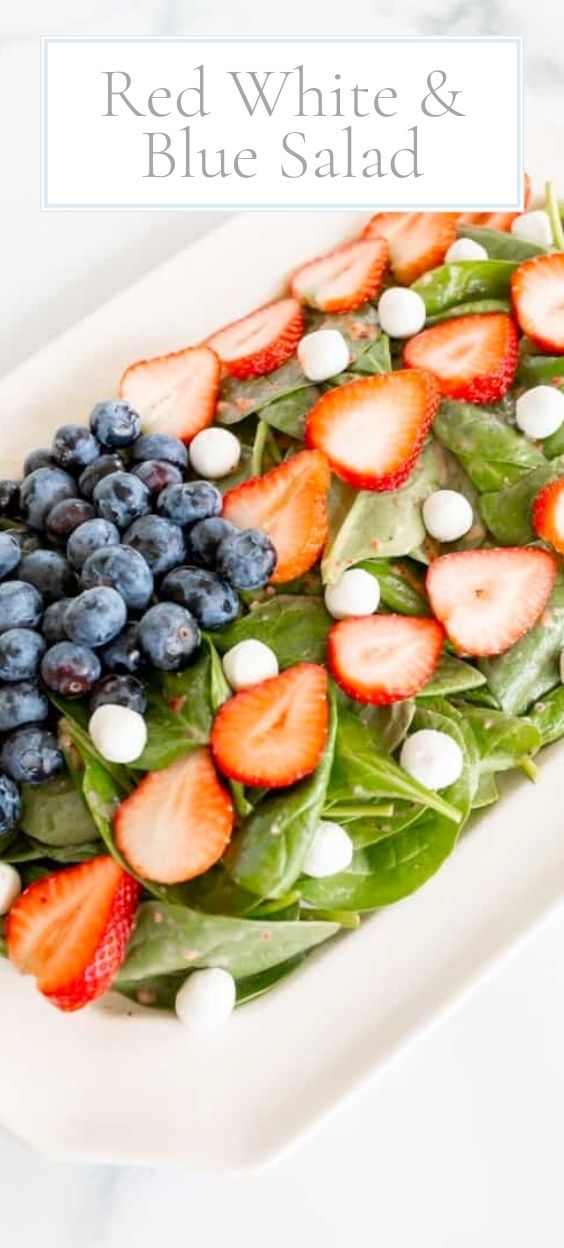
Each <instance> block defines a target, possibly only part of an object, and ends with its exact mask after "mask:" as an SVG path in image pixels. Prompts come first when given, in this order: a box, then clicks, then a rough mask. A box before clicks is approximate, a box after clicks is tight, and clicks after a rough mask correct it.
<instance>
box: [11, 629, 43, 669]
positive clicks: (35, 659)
mask: <svg viewBox="0 0 564 1248" xmlns="http://www.w3.org/2000/svg"><path fill="white" fill-rule="evenodd" d="M44 650H45V642H44V640H43V637H42V636H41V634H40V633H36V632H34V631H33V629H31V628H9V629H8V630H7V632H5V633H2V634H1V635H0V680H6V681H8V682H12V681H16V680H30V679H31V678H32V677H33V676H37V673H38V671H39V664H40V662H41V656H42V654H43V651H44Z"/></svg>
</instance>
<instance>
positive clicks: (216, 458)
mask: <svg viewBox="0 0 564 1248" xmlns="http://www.w3.org/2000/svg"><path fill="white" fill-rule="evenodd" d="M189 455H190V463H191V465H192V468H193V469H194V472H197V474H198V476H199V477H206V478H208V479H209V480H210V481H216V480H219V479H220V478H221V477H228V476H229V473H230V472H234V471H235V469H236V468H237V466H238V464H239V460H240V458H241V443H240V442H239V439H238V438H236V437H235V434H234V433H231V432H230V430H229V429H220V428H219V427H218V426H215V427H214V428H213V429H202V430H201V432H200V433H197V434H196V437H195V438H192V441H191V443H190V447H189Z"/></svg>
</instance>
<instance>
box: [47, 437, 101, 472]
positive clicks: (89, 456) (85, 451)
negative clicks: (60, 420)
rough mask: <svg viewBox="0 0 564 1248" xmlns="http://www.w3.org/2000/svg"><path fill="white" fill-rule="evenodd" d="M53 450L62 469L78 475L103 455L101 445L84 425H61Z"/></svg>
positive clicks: (54, 439)
mask: <svg viewBox="0 0 564 1248" xmlns="http://www.w3.org/2000/svg"><path fill="white" fill-rule="evenodd" d="M51 450H52V455H53V459H54V460H55V463H56V464H58V465H59V467H60V468H66V470H67V472H74V473H77V474H78V473H79V472H82V471H83V469H84V468H88V465H89V464H92V463H94V460H95V459H99V458H100V454H101V451H100V443H99V442H98V441H97V440H96V438H95V437H94V435H93V434H92V433H90V430H89V429H84V428H83V426H82V425H61V428H60V429H57V432H56V434H55V437H54V438H53V445H52V448H51Z"/></svg>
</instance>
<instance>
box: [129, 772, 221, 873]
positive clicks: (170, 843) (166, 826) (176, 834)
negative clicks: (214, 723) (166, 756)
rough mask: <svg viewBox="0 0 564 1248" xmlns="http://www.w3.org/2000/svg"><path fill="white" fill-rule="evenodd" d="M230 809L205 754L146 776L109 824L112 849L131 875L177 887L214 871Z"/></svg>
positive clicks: (219, 855) (219, 856)
mask: <svg viewBox="0 0 564 1248" xmlns="http://www.w3.org/2000/svg"><path fill="white" fill-rule="evenodd" d="M233 820H234V813H233V803H232V801H231V798H230V796H229V793H228V792H227V790H226V789H225V788H224V786H223V785H222V784H221V782H220V780H219V779H218V776H217V773H216V770H215V767H214V765H213V763H212V760H211V756H210V752H209V750H207V749H203V748H202V749H199V750H193V751H192V753H191V754H185V755H183V756H182V757H181V758H179V759H177V760H176V762H175V763H172V764H171V766H170V767H165V768H164V769H163V770H162V771H151V772H149V774H148V775H147V776H145V778H144V779H143V780H142V781H141V783H140V784H139V785H138V787H137V788H136V789H134V790H133V793H132V794H131V796H130V797H126V799H125V801H123V802H122V803H121V806H120V807H119V809H118V811H117V814H116V816H115V819H114V829H115V837H116V844H117V846H118V849H119V850H120V853H122V854H123V856H124V858H125V859H126V860H127V862H130V863H131V866H132V867H133V869H134V871H136V872H137V873H138V874H139V875H142V876H144V878H145V879H147V880H154V881H155V882H156V883H158V884H180V883H182V882H183V881H184V880H191V879H193V878H194V876H196V875H203V873H204V871H207V870H209V868H210V867H213V865H214V863H216V862H218V861H219V859H220V858H221V855H222V854H223V851H224V849H225V847H226V845H227V844H228V842H229V839H230V836H231V833H232V831H233Z"/></svg>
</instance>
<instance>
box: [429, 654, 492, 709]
mask: <svg viewBox="0 0 564 1248" xmlns="http://www.w3.org/2000/svg"><path fill="white" fill-rule="evenodd" d="M485 683H486V678H485V676H484V675H483V674H482V672H480V671H478V668H477V667H472V664H471V663H466V662H465V661H464V660H463V659H456V658H455V657H454V655H452V654H442V655H441V657H440V659H439V662H438V666H437V667H436V668H435V671H434V673H433V675H432V676H431V679H430V680H428V681H427V684H426V685H424V686H423V689H421V690H420V692H419V693H418V694H417V698H418V700H419V699H421V698H429V697H437V696H438V695H440V696H442V697H446V695H447V694H451V693H462V692H463V691H464V690H467V689H478V688H479V687H480V685H485Z"/></svg>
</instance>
